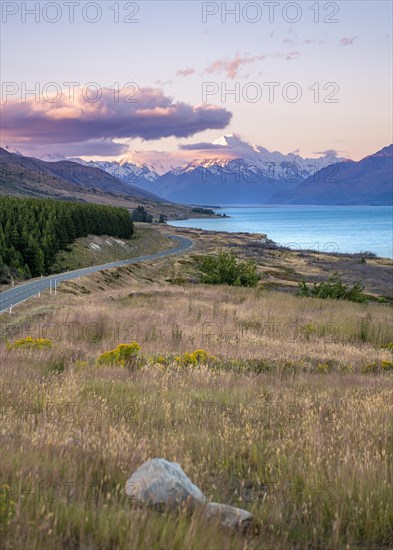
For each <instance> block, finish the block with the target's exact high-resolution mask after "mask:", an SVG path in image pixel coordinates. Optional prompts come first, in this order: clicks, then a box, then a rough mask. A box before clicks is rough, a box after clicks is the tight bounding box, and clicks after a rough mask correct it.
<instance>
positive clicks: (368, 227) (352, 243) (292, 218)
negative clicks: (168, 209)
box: [169, 206, 393, 258]
mask: <svg viewBox="0 0 393 550" xmlns="http://www.w3.org/2000/svg"><path fill="white" fill-rule="evenodd" d="M217 212H219V213H221V214H227V215H228V216H230V217H229V218H212V219H207V218H204V219H193V220H181V221H171V222H169V224H170V225H173V226H177V227H194V228H200V229H208V230H213V231H214V230H215V231H229V232H247V233H266V234H267V237H268V238H269V239H272V240H273V241H275V242H276V243H278V244H280V245H285V246H288V247H290V248H295V249H296V248H308V249H313V250H319V251H327V252H350V253H355V252H366V251H367V252H373V253H374V254H377V255H378V256H382V257H385V258H393V207H392V206H272V207H270V206H266V207H236V206H233V207H228V208H221V209H219V210H217Z"/></svg>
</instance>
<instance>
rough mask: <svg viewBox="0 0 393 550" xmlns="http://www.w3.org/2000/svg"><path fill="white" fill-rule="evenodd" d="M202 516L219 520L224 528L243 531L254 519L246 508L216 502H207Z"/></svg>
mask: <svg viewBox="0 0 393 550" xmlns="http://www.w3.org/2000/svg"><path fill="white" fill-rule="evenodd" d="M204 516H205V517H206V518H208V519H211V520H213V521H214V520H215V521H217V522H219V523H220V524H221V525H222V527H224V528H228V529H236V530H239V531H243V532H244V531H247V529H248V528H249V527H250V526H251V524H252V522H253V520H254V516H253V515H252V514H251V513H250V512H247V510H243V509H242V508H235V507H234V506H228V505H227V504H219V503H218V502H210V503H209V504H207V505H206V506H205V509H204Z"/></svg>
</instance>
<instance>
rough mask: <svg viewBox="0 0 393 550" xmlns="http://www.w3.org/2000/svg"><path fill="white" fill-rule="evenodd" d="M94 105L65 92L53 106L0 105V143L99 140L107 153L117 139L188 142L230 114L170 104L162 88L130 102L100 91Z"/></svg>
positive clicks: (45, 103) (14, 102) (124, 93)
mask: <svg viewBox="0 0 393 550" xmlns="http://www.w3.org/2000/svg"><path fill="white" fill-rule="evenodd" d="M101 91H102V96H101V98H100V99H99V100H98V101H96V102H95V103H93V102H89V101H86V97H84V96H83V94H82V93H81V91H80V90H78V91H75V98H74V101H70V98H69V96H68V93H67V92H66V91H65V92H64V94H63V95H62V97H61V99H60V100H59V101H57V102H56V103H50V102H48V101H44V100H43V99H42V98H38V99H40V101H39V102H36V99H37V98H35V97H33V96H32V97H30V98H28V99H27V100H26V101H24V102H21V101H18V100H17V99H13V100H11V101H10V100H8V101H7V102H5V103H3V104H2V105H1V120H2V141H3V142H5V143H7V142H8V143H15V144H29V143H34V144H37V145H38V144H41V145H46V144H72V143H74V144H76V143H77V144H80V143H88V142H89V143H90V142H92V140H102V142H103V143H104V144H105V143H106V144H107V146H108V148H109V147H110V146H112V148H113V142H114V140H116V139H124V138H129V139H133V138H141V139H143V140H159V139H161V138H165V137H170V136H174V137H179V138H180V137H189V136H192V135H194V134H196V133H198V132H202V131H204V130H207V129H222V128H225V127H226V126H227V125H228V124H229V122H230V120H231V117H232V114H231V113H230V112H229V111H227V110H226V109H224V108H221V107H216V106H213V105H207V104H201V105H189V104H186V103H183V102H174V101H173V99H172V98H170V97H168V96H166V95H165V94H164V92H163V91H162V90H161V89H157V88H141V89H139V90H138V91H137V93H136V94H135V95H134V96H133V97H130V92H129V90H125V91H122V92H120V94H119V96H118V97H117V98H116V97H115V94H114V91H113V90H111V89H109V88H103V89H102V90H101ZM130 100H133V102H130Z"/></svg>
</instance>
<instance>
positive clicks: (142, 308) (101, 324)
mask: <svg viewBox="0 0 393 550" xmlns="http://www.w3.org/2000/svg"><path fill="white" fill-rule="evenodd" d="M179 231H180V230H179ZM219 237H220V239H221V245H222V239H223V235H221V236H218V237H217V236H213V235H210V234H200V236H199V237H198V236H197V235H196V234H195V235H194V238H195V240H196V243H195V250H193V251H190V252H188V253H187V254H185V255H184V256H182V257H178V258H165V259H160V260H154V261H152V262H149V263H148V264H141V265H134V266H127V267H123V268H120V269H117V270H109V271H106V272H102V273H96V274H93V275H92V276H90V277H86V278H82V279H81V280H78V281H70V282H67V283H64V284H62V285H61V286H60V292H59V294H58V295H57V296H56V297H55V296H52V297H49V296H46V295H42V296H41V298H34V299H32V300H30V301H29V302H26V303H24V304H21V305H20V306H18V308H15V311H14V313H13V314H12V315H9V314H6V315H3V316H2V325H1V326H2V331H3V340H4V341H5V340H8V342H9V343H11V346H10V345H9V346H8V347H7V346H6V345H5V343H4V342H3V344H1V345H0V353H1V356H2V362H1V368H0V383H1V387H2V388H3V391H2V392H1V394H0V395H1V406H2V411H3V419H2V420H3V422H2V431H1V435H0V440H1V445H2V450H3V453H2V459H1V460H2V463H1V470H2V476H3V480H6V483H3V485H2V493H3V499H2V501H1V504H0V525H1V527H2V540H3V545H4V547H5V548H20V547H27V546H31V547H32V548H36V547H39V548H43V549H49V548H53V547H58V548H70V547H76V548H81V547H82V548H87V547H89V548H118V549H127V550H128V549H137V548H138V549H139V548H179V549H180V548H190V549H201V548H220V549H221V548H228V549H245V548H247V549H255V550H260V549H263V550H270V549H271V550H273V549H274V550H275V549H279V550H280V549H282V550H284V549H287V548H299V549H311V548H324V549H325V548H326V549H339V548H340V549H341V548H349V549H355V548H356V549H358V548H364V549H365V548H373V547H375V548H377V547H378V548H390V547H391V546H392V544H393V509H392V506H391V495H392V493H391V487H392V483H393V357H392V351H391V348H392V346H393V327H392V324H391V308H390V307H389V306H388V305H386V304H379V303H366V304H358V303H350V302H340V301H334V300H319V299H312V298H299V297H297V296H295V295H292V294H290V293H289V292H288V290H289V289H290V286H288V285H289V283H290V282H291V281H289V280H288V283H286V282H285V281H284V279H282V281H283V287H282V288H283V290H285V292H283V291H282V290H281V291H277V290H272V287H271V286H270V287H269V286H264V280H262V283H261V285H260V286H259V287H258V288H256V289H252V288H234V287H227V286H208V285H200V284H196V280H195V279H194V278H195V277H196V268H195V257H196V256H198V254H200V253H201V251H203V253H206V252H209V251H210V250H212V249H213V248H214V247H217V246H219V241H220V239H219ZM231 239H232V237H229V236H228V238H227V241H226V244H227V245H229V244H234V241H235V240H236V242H237V244H238V245H243V246H244V245H246V244H247V243H248V240H249V239H250V237H247V236H245V235H234V236H233V239H234V241H231ZM273 252H274V251H271V253H272V254H273ZM276 253H277V251H275V252H274V254H276ZM269 254H270V253H269ZM268 258H269V255H266V256H264V257H263V261H264V262H265V263H268ZM288 259H289V260H291V261H292V262H293V263H292V265H293V269H294V270H295V272H296V273H297V270H301V269H303V270H306V269H307V266H306V265H305V264H303V263H302V262H306V261H310V262H311V261H313V262H314V263H315V262H316V259H315V257H314V258H313V259H312V260H310V259H307V257H306V258H298V257H297V256H288V257H287V260H288ZM278 260H279V259H277V258H276V257H275V256H273V259H271V261H278ZM324 261H326V259H324ZM332 261H333V260H332ZM335 261H339V259H336V260H335ZM340 261H344V260H343V259H341V260H340ZM346 261H347V262H348V265H349V260H346ZM259 263H260V264H262V260H260V262H259ZM344 263H345V262H344ZM277 265H279V266H281V264H277ZM322 265H323V264H322ZM348 265H347V268H348ZM356 265H357V264H356ZM359 265H360V264H359ZM361 265H364V264H361ZM367 265H368V264H366V267H367ZM265 267H266V266H265ZM370 267H371V268H372V269H381V270H383V269H385V268H387V269H389V267H388V266H387V267H386V266H384V265H381V266H379V267H378V266H375V265H374V266H370ZM317 268H318V269H320V266H317V267H315V271H314V272H313V273H312V274H310V277H317V276H320V271H318V270H317ZM260 269H262V267H260ZM271 269H273V268H271ZM275 269H281V271H280V276H281V275H282V274H283V271H282V266H281V267H277V268H275ZM321 269H322V268H321ZM348 269H349V268H348ZM390 269H391V268H390ZM381 272H382V271H381ZM290 275H291V277H292V278H293V277H294V275H293V273H291V274H290ZM355 275H356V273H355ZM192 280H194V283H191V282H190V281H192ZM176 281H177V284H175V283H174V282H176ZM187 281H189V282H187ZM380 284H381V283H380ZM286 285H287V286H286ZM27 336H32V337H34V338H39V337H42V338H46V339H48V340H50V342H48V347H45V346H43V345H42V344H41V347H38V348H37V349H33V347H32V346H31V344H30V347H29V346H27V347H26V345H25V346H22V347H21V344H19V346H18V345H16V346H15V345H14V346H13V345H12V344H14V343H15V342H16V341H17V340H18V339H21V338H22V339H23V338H26V337H27ZM132 341H137V342H138V343H139V344H140V346H141V348H142V350H141V352H140V355H139V357H138V360H137V361H136V363H135V364H134V366H133V367H132V368H127V367H122V366H109V365H106V366H105V365H99V364H98V361H97V360H98V358H99V356H100V354H102V353H103V352H106V351H109V350H112V349H114V348H115V347H116V346H117V345H118V344H120V343H125V342H132ZM196 349H202V350H204V351H205V352H206V354H203V353H202V354H199V356H200V357H201V360H200V361H199V362H198V361H196V360H193V357H194V356H192V355H191V356H190V355H186V353H187V352H193V351H194V350H196ZM153 457H165V458H167V459H168V460H173V461H176V462H178V463H179V464H180V465H181V466H182V468H183V469H184V471H185V472H186V474H187V475H188V476H189V477H190V478H191V479H192V481H193V482H194V483H196V484H197V485H198V486H199V487H200V488H201V489H202V490H203V491H204V492H205V493H206V495H207V496H208V497H210V498H212V499H213V500H215V501H218V502H224V503H230V504H233V505H236V506H240V507H243V508H247V509H249V510H250V511H252V512H253V513H254V514H255V517H256V520H257V525H256V526H255V529H254V531H252V532H250V533H248V534H246V535H241V534H236V535H234V534H233V533H226V532H224V531H221V530H220V529H219V528H218V526H217V525H214V524H207V523H206V522H205V521H204V520H203V518H202V517H199V516H198V515H196V516H193V517H192V518H190V517H189V516H187V514H186V513H184V514H182V513H180V514H178V515H177V514H160V513H158V512H153V511H149V510H144V509H139V508H137V507H135V506H134V505H133V504H132V502H129V501H127V499H126V497H125V496H124V485H125V482H126V480H127V479H128V477H129V476H130V475H131V473H132V472H133V471H134V470H135V469H136V468H137V467H138V466H139V465H140V464H141V463H142V462H144V461H145V460H147V459H149V458H153Z"/></svg>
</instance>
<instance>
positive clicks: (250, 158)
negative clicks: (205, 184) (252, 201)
mask: <svg viewBox="0 0 393 550" xmlns="http://www.w3.org/2000/svg"><path fill="white" fill-rule="evenodd" d="M209 150H210V151H214V152H217V156H216V157H214V158H209V159H202V160H195V161H193V162H191V163H188V164H187V165H186V166H184V167H180V168H178V169H176V170H174V171H173V173H174V175H179V174H182V173H186V172H191V171H192V170H194V169H195V168H199V167H204V168H206V169H212V170H213V169H214V167H217V166H220V167H222V168H225V167H230V165H231V162H232V161H233V160H234V159H237V160H241V161H243V163H247V164H248V170H250V171H253V170H254V171H255V170H258V171H261V172H262V173H263V174H264V175H265V176H267V177H268V178H269V179H273V180H280V179H283V178H284V179H288V177H291V178H292V179H295V178H296V175H298V178H299V181H301V180H302V179H305V178H307V177H309V176H310V175H312V174H314V173H315V172H316V171H318V170H320V169H321V168H324V167H325V166H329V165H330V164H334V163H336V162H342V161H345V160H346V159H344V158H341V157H338V156H336V154H335V152H334V151H328V152H327V154H325V155H323V156H320V157H318V158H303V157H301V156H300V155H298V154H295V153H289V154H288V155H284V154H282V153H280V152H278V151H274V152H271V151H269V150H268V149H265V148H264V147H261V146H259V145H250V144H249V143H247V142H245V141H243V140H241V139H240V138H239V137H238V136H236V135H234V134H228V135H225V136H222V137H221V138H219V139H217V140H216V141H214V142H213V143H212V144H211V145H210V146H209ZM289 173H290V174H291V175H290V176H289Z"/></svg>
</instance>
